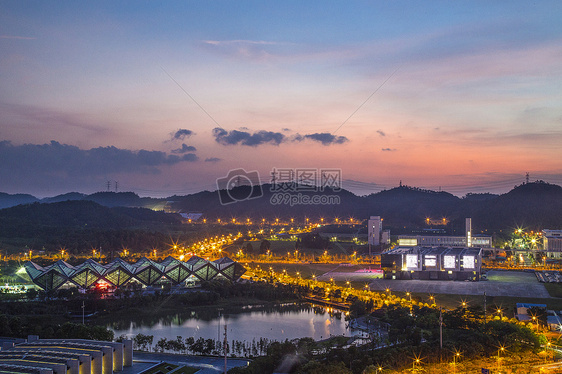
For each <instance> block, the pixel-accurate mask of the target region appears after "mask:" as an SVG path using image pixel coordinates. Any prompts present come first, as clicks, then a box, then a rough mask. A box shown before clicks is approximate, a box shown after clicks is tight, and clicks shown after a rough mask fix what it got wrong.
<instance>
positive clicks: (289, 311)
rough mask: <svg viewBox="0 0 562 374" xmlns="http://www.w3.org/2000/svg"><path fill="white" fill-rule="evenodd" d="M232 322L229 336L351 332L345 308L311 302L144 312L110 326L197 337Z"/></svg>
mask: <svg viewBox="0 0 562 374" xmlns="http://www.w3.org/2000/svg"><path fill="white" fill-rule="evenodd" d="M225 324H227V325H228V339H229V340H232V339H235V340H240V341H243V340H246V341H251V340H252V339H259V338H267V339H271V340H279V341H282V340H285V339H289V340H290V339H295V338H303V337H312V338H314V339H316V340H320V339H325V338H328V337H330V336H332V335H344V336H350V330H348V329H347V327H346V322H345V320H344V318H342V314H341V312H338V311H333V310H330V312H328V313H326V310H325V309H324V308H319V307H313V306H311V305H309V304H280V305H259V306H256V305H253V306H251V307H249V306H244V307H232V308H225V309H217V308H213V309H204V310H196V311H194V310H189V311H185V312H181V313H173V314H165V313H162V314H160V315H151V316H142V315H138V314H137V315H134V314H132V315H131V316H130V317H128V318H122V319H120V320H114V321H112V322H111V323H107V326H108V327H109V328H111V329H112V330H114V331H115V335H116V336H120V335H127V336H130V337H131V336H134V335H136V334H139V333H142V334H146V335H154V341H155V342H156V341H158V339H160V338H167V339H175V338H176V337H177V336H182V337H184V338H185V337H189V336H193V337H194V338H195V339H197V338H199V337H203V338H205V339H208V338H211V339H217V340H220V339H222V333H223V329H224V325H225Z"/></svg>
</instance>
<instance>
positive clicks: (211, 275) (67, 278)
mask: <svg viewBox="0 0 562 374" xmlns="http://www.w3.org/2000/svg"><path fill="white" fill-rule="evenodd" d="M24 268H25V270H26V271H27V274H28V275H29V277H30V278H31V280H32V281H33V283H35V284H36V285H38V286H39V287H41V288H42V289H43V290H45V291H53V290H56V289H58V288H60V287H62V286H63V285H65V284H71V285H74V286H78V287H80V288H82V289H88V288H93V287H96V286H98V285H102V284H103V285H104V286H105V287H109V286H111V287H122V286H124V285H126V284H128V283H130V282H138V283H140V284H142V285H144V286H152V285H154V284H157V283H171V284H173V285H178V284H182V283H184V282H185V283H187V282H190V281H208V280H211V279H215V278H216V279H220V278H223V279H228V280H230V281H237V280H238V279H240V277H241V276H242V275H243V274H244V273H245V272H246V269H245V268H244V266H242V265H241V264H239V263H238V262H236V261H233V260H231V259H230V258H228V257H223V258H220V259H218V260H215V261H207V260H205V259H203V258H201V257H197V256H193V257H191V258H190V259H189V260H187V261H180V260H178V259H175V258H173V257H171V256H169V257H167V258H166V259H165V260H164V261H162V262H160V263H157V262H155V261H152V260H150V259H148V258H146V257H143V258H141V259H140V260H138V261H137V262H135V263H133V264H130V263H128V262H126V261H124V260H123V259H121V258H116V259H115V260H113V261H111V262H110V263H109V264H107V265H101V264H99V263H98V262H96V261H94V260H92V259H88V260H86V261H85V262H84V263H82V264H80V265H77V266H72V265H70V264H68V263H67V262H65V261H63V260H59V261H57V262H55V263H54V264H52V265H49V266H46V267H42V266H39V265H38V264H36V263H34V262H32V261H27V262H26V263H25V264H24Z"/></svg>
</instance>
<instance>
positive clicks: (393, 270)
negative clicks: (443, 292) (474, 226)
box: [381, 246, 482, 281]
mask: <svg viewBox="0 0 562 374" xmlns="http://www.w3.org/2000/svg"><path fill="white" fill-rule="evenodd" d="M381 267H382V269H383V271H384V278H385V279H426V280H431V279H434V280H473V281H477V280H479V279H480V274H481V267H482V249H481V248H475V247H472V248H459V247H425V246H415V247H403V246H398V247H395V248H393V249H391V250H390V251H387V252H384V253H383V254H381Z"/></svg>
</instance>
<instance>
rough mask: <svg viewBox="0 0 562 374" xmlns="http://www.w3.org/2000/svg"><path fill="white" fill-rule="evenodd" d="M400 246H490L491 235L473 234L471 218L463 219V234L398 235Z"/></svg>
mask: <svg viewBox="0 0 562 374" xmlns="http://www.w3.org/2000/svg"><path fill="white" fill-rule="evenodd" d="M398 245H400V246H412V247H413V246H418V245H419V246H442V247H468V248H470V247H479V248H492V237H491V236H489V235H474V234H473V232H472V219H471V218H467V219H466V220H465V235H464V236H448V235H399V236H398Z"/></svg>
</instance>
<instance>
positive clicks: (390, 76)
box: [332, 66, 400, 134]
mask: <svg viewBox="0 0 562 374" xmlns="http://www.w3.org/2000/svg"><path fill="white" fill-rule="evenodd" d="M399 69H400V66H398V67H397V68H396V69H395V70H394V71H393V72H392V74H390V75H389V76H388V78H386V79H385V80H384V82H382V83H381V84H380V86H378V87H377V89H376V90H374V91H373V93H372V94H370V95H369V97H368V98H367V99H366V100H365V101H363V103H361V105H359V107H358V108H357V109H355V111H354V112H353V113H351V115H350V116H349V117H347V119H346V120H345V121H343V123H342V124H341V125H339V127H338V128H337V129H336V130H335V131H334V132H333V133H332V134H335V133H336V132H337V131H338V130H339V129H340V128H341V127H342V126H343V125H345V124H346V122H347V121H349V120H350V119H351V117H353V116H354V115H355V113H357V112H358V111H359V109H361V108H362V107H363V105H365V104H366V103H367V101H369V100H370V99H371V97H373V95H374V94H376V93H377V92H378V91H379V90H380V89H381V88H382V86H384V85H385V83H386V82H388V80H389V79H390V78H392V76H393V75H394V74H395V73H396V72H397V71H398V70H399Z"/></svg>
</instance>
